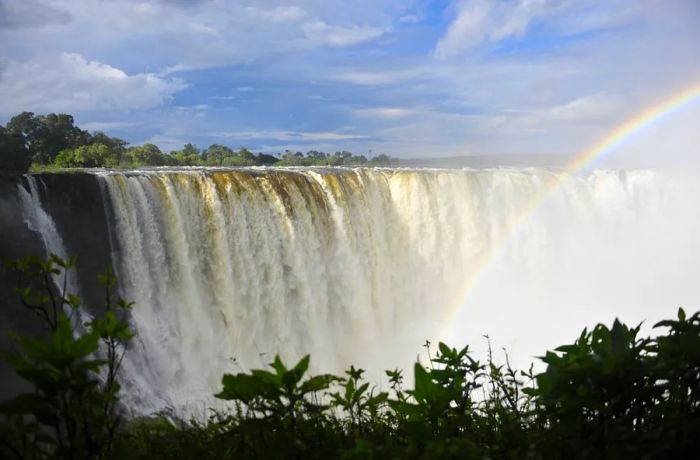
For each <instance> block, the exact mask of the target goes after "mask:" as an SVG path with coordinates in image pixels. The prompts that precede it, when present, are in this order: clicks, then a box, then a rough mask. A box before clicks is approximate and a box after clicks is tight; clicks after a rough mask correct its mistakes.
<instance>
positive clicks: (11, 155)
mask: <svg viewBox="0 0 700 460" xmlns="http://www.w3.org/2000/svg"><path fill="white" fill-rule="evenodd" d="M31 163H32V158H31V156H30V154H29V149H28V148H27V146H26V145H25V143H24V137H23V136H22V135H21V134H19V133H13V132H11V131H8V130H7V129H5V128H3V127H2V126H0V176H18V175H21V174H24V173H25V172H27V170H28V169H29V165H30V164H31Z"/></svg>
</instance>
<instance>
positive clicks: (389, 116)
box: [0, 0, 700, 157]
mask: <svg viewBox="0 0 700 460" xmlns="http://www.w3.org/2000/svg"><path fill="white" fill-rule="evenodd" d="M698 24H700V2H698V1H696V0H636V1H631V0H605V1H592V0H576V1H575V0H452V1H450V0H440V1H427V0H415V1H410V0H406V1H399V0H354V1H352V2H348V1H339V0H305V1H299V2H281V1H275V0H258V1H246V0H239V1H224V0H189V1H188V0H153V1H144V0H0V43H3V46H2V47H0V122H3V123H4V122H5V121H7V120H8V119H9V117H10V116H12V115H13V114H16V113H18V112H20V111H25V110H28V111H33V112H36V113H47V112H50V111H53V112H67V113H72V114H73V115H74V116H75V118H76V122H77V123H78V124H79V125H80V126H81V127H84V128H87V129H90V130H104V131H106V132H107V133H109V134H112V135H116V136H119V137H122V138H124V139H126V140H128V141H129V142H132V143H134V144H138V143H143V142H154V143H156V144H158V145H159V146H160V147H161V148H162V149H164V150H172V149H176V148H180V147H181V146H182V145H183V144H184V143H185V142H189V141H191V142H195V143H196V144H197V145H198V146H200V147H206V146H207V145H209V144H212V143H222V144H226V145H229V146H231V147H234V148H235V147H239V146H247V147H249V148H251V149H253V150H255V151H260V150H262V151H267V152H279V151H283V150H285V149H292V150H295V151H296V150H301V151H307V150H309V149H320V150H325V151H335V150H341V149H347V150H351V151H353V152H357V153H367V152H368V151H370V150H371V151H372V152H373V153H374V154H376V153H379V152H385V153H389V154H390V155H393V156H400V157H439V156H452V155H475V154H493V153H508V154H513V153H576V152H578V151H581V150H583V149H585V148H586V147H587V146H589V145H590V144H591V143H593V142H595V140H596V139H599V138H600V137H601V136H603V135H604V134H605V132H606V131H607V130H609V129H611V128H612V127H614V126H615V125H616V124H618V123H620V122H622V121H624V120H625V119H626V118H627V117H630V116H633V115H634V114H635V113H637V112H638V111H640V110H642V109H643V108H645V107H647V106H649V105H653V104H656V103H658V102H660V101H662V100H663V99H664V98H666V97H669V96H671V95H673V94H674V93H675V92H677V91H679V90H681V89H683V88H685V87H687V86H689V85H691V84H694V83H697V82H699V81H700V27H698ZM677 118H678V119H677V120H675V121H674V122H673V123H672V124H673V126H672V127H673V131H672V132H673V133H674V136H675V138H678V139H681V140H682V142H681V143H682V144H683V145H691V144H694V145H698V144H700V139H698V136H699V135H698V134H697V131H698V130H697V129H696V128H695V127H696V126H698V123H699V122H700V110H694V109H693V110H689V111H685V112H683V113H682V114H679V115H678V116H677ZM647 144H648V142H647Z"/></svg>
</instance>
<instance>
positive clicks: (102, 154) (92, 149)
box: [54, 144, 119, 168]
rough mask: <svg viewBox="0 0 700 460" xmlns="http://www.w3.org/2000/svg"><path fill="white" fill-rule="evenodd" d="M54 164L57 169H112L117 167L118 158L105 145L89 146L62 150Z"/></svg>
mask: <svg viewBox="0 0 700 460" xmlns="http://www.w3.org/2000/svg"><path fill="white" fill-rule="evenodd" d="M54 164H55V165H56V166H58V167H59V168H99V167H108V168H114V167H117V166H118V165H119V156H118V154H117V153H115V152H114V151H113V150H112V149H110V148H109V147H108V146H107V145H105V144H89V145H81V146H80V147H78V148H75V149H66V150H62V151H61V152H60V153H59V154H58V155H57V156H56V159H55V160H54Z"/></svg>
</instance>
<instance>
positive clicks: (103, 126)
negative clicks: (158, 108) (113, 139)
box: [80, 121, 143, 131]
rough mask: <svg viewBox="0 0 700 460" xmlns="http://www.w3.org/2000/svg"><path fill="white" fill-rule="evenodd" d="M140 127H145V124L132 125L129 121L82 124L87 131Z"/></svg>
mask: <svg viewBox="0 0 700 460" xmlns="http://www.w3.org/2000/svg"><path fill="white" fill-rule="evenodd" d="M139 126H143V123H131V122H128V121H91V122H88V123H81V124H80V127H81V128H82V129H84V130H86V131H110V130H113V129H121V130H128V129H132V128H137V127H139Z"/></svg>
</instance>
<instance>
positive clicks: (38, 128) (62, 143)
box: [6, 112, 90, 164]
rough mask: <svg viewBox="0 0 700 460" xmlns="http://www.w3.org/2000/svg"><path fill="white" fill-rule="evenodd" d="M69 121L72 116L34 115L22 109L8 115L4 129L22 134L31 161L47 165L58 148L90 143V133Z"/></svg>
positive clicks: (63, 114)
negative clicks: (15, 113)
mask: <svg viewBox="0 0 700 460" xmlns="http://www.w3.org/2000/svg"><path fill="white" fill-rule="evenodd" d="M73 123H74V120H73V116H72V115H68V114H65V113H59V114H55V113H50V114H48V115H38V116H35V115H34V113H32V112H22V113H21V114H19V115H16V116H14V117H12V119H10V121H9V122H8V123H7V125H6V128H7V130H8V131H9V132H10V133H13V134H21V135H22V136H24V140H25V145H26V146H27V148H28V149H29V152H30V154H31V156H32V159H33V160H34V161H36V162H37V163H40V164H49V163H51V162H53V160H54V158H55V157H56V155H58V153H59V152H60V151H62V150H65V149H68V148H75V147H79V146H81V145H85V144H88V143H89V142H90V134H88V133H87V132H86V131H83V130H82V129H80V128H78V127H77V126H75V125H74V124H73Z"/></svg>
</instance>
